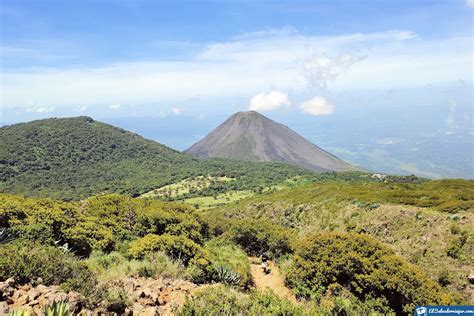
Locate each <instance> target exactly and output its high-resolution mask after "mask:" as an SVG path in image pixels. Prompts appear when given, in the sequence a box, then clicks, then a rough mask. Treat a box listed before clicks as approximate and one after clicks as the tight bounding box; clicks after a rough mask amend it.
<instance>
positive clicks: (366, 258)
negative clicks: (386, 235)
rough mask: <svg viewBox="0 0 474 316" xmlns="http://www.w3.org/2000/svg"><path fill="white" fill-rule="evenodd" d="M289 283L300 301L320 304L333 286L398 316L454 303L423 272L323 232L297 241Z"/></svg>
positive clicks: (367, 242) (359, 240)
mask: <svg viewBox="0 0 474 316" xmlns="http://www.w3.org/2000/svg"><path fill="white" fill-rule="evenodd" d="M286 281H287V283H288V285H289V286H290V287H292V288H293V289H294V291H295V292H296V293H297V295H298V296H303V297H306V298H311V299H316V300H320V299H321V297H322V295H323V294H324V293H325V292H326V290H327V289H328V288H329V287H330V286H332V285H333V284H335V285H341V286H343V287H344V288H347V289H349V290H350V292H351V293H353V294H354V295H355V296H357V297H358V298H359V299H361V300H362V301H366V302H368V301H371V300H372V299H373V298H377V299H378V300H379V301H380V302H382V303H383V304H384V305H385V304H386V306H389V307H390V308H391V309H392V310H393V311H395V312H396V313H397V314H401V313H410V312H412V311H413V308H414V306H415V305H447V304H450V303H452V299H451V297H450V296H449V295H448V294H446V293H445V292H444V291H443V290H442V289H441V287H440V286H439V285H438V284H437V283H436V282H434V281H433V280H431V279H430V278H429V277H427V276H426V275H425V274H424V273H423V272H422V271H421V270H420V269H418V268H417V267H415V266H414V265H412V264H410V263H408V262H407V261H405V260H404V259H402V258H401V257H398V256H396V255H395V254H394V253H393V251H391V250H390V249H389V248H387V247H386V246H384V245H382V244H381V243H380V242H378V241H376V240H375V239H373V238H371V237H369V236H366V235H359V234H347V233H320V234H315V235H312V236H309V237H307V238H305V239H304V240H301V241H299V242H298V244H297V246H296V253H295V256H294V258H293V264H292V265H291V267H290V268H289V270H288V273H287V277H286ZM379 312H386V311H383V310H380V309H379Z"/></svg>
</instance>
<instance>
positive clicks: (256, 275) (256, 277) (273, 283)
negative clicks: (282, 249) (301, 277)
mask: <svg viewBox="0 0 474 316" xmlns="http://www.w3.org/2000/svg"><path fill="white" fill-rule="evenodd" d="M249 261H250V269H251V272H252V278H253V282H254V283H255V287H256V288H257V289H258V290H261V291H264V290H266V289H271V290H272V291H273V292H274V293H275V294H276V295H278V296H279V297H282V298H286V299H288V300H289V301H291V302H292V303H298V300H297V299H296V297H295V295H294V294H293V292H291V290H290V289H289V288H287V287H286V286H285V279H284V278H283V276H282V274H281V272H280V269H278V267H277V266H276V265H275V264H274V263H273V262H272V261H269V263H268V267H269V269H270V273H264V272H263V271H262V268H261V264H260V260H259V259H257V258H253V257H249Z"/></svg>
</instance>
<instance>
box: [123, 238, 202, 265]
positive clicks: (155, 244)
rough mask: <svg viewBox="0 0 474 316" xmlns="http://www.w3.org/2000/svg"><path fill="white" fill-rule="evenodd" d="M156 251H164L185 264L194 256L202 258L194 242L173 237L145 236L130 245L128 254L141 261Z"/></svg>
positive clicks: (200, 251) (200, 250) (200, 249)
mask: <svg viewBox="0 0 474 316" xmlns="http://www.w3.org/2000/svg"><path fill="white" fill-rule="evenodd" d="M156 251H164V252H165V253H166V254H167V255H169V256H171V257H172V258H173V259H175V260H182V261H183V263H184V264H187V263H188V262H189V260H191V259H192V258H194V257H195V256H202V255H203V254H202V248H201V246H199V245H198V244H196V243H195V242H194V241H192V240H190V239H188V238H186V237H182V236H173V235H167V234H165V235H161V236H158V235H151V234H150V235H146V236H145V237H143V238H141V239H137V240H135V241H133V242H131V243H130V247H129V249H128V253H129V255H130V256H131V257H132V258H136V259H142V258H144V257H145V255H147V254H149V253H153V252H156Z"/></svg>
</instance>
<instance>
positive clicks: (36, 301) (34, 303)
mask: <svg viewBox="0 0 474 316" xmlns="http://www.w3.org/2000/svg"><path fill="white" fill-rule="evenodd" d="M38 304H39V301H38V300H32V301H29V302H28V305H30V306H35V305H38Z"/></svg>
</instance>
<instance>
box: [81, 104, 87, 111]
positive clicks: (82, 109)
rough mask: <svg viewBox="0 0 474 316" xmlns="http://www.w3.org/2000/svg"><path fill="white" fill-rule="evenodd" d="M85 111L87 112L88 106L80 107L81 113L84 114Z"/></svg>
mask: <svg viewBox="0 0 474 316" xmlns="http://www.w3.org/2000/svg"><path fill="white" fill-rule="evenodd" d="M85 110H87V105H83V106H81V107H79V111H81V112H83V111H85Z"/></svg>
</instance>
